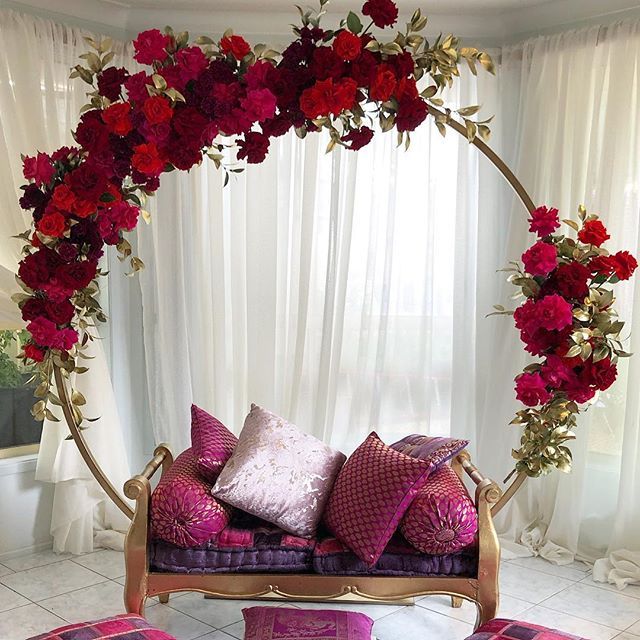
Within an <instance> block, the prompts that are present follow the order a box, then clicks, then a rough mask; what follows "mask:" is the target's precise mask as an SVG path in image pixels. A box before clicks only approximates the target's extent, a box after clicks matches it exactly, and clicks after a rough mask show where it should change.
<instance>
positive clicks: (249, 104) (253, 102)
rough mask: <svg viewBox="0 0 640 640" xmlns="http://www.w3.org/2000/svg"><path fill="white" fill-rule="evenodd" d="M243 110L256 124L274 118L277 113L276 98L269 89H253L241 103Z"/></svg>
mask: <svg viewBox="0 0 640 640" xmlns="http://www.w3.org/2000/svg"><path fill="white" fill-rule="evenodd" d="M240 104H241V105H242V108H243V109H244V110H245V111H246V112H247V115H248V116H249V117H250V118H251V119H252V120H253V121H254V122H263V121H264V120H268V119H269V118H272V117H273V115H274V114H275V112H276V97H275V96H274V95H273V93H271V91H269V89H252V90H250V91H248V92H247V97H246V98H243V99H242V100H241V101H240Z"/></svg>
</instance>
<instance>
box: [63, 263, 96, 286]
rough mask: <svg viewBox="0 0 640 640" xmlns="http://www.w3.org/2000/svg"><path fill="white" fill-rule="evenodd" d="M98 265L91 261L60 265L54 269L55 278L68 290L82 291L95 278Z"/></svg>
mask: <svg viewBox="0 0 640 640" xmlns="http://www.w3.org/2000/svg"><path fill="white" fill-rule="evenodd" d="M97 267H98V263H97V262H95V261H93V260H85V261H83V262H72V263H71V264H63V265H60V266H59V267H58V268H57V269H56V277H57V278H58V280H59V281H60V282H61V283H62V285H64V286H65V287H68V288H69V289H74V290H75V291H78V290H79V289H84V288H85V287H86V286H87V285H88V284H89V283H90V282H91V281H92V280H93V278H94V277H95V275H96V269H97Z"/></svg>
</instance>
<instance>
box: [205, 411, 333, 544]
mask: <svg viewBox="0 0 640 640" xmlns="http://www.w3.org/2000/svg"><path fill="white" fill-rule="evenodd" d="M345 459H346V456H345V455H344V454H343V453H340V451H336V450H335V449H332V448H331V447H329V446H327V445H326V444H324V443H323V442H321V441H320V440H318V439H317V438H314V437H313V436H311V435H309V434H306V433H303V432H302V431H300V430H299V429H298V427H296V426H295V425H294V424H291V423H290V422H287V420H285V419H284V418H281V417H280V416H277V415H276V414H275V413H271V412H270V411H267V410H266V409H263V408H262V407H258V406H257V405H252V406H251V411H250V413H249V415H248V416H247V418H246V420H245V422H244V427H243V428H242V432H241V433H240V438H239V440H238V444H237V446H236V448H235V451H234V452H233V455H232V456H231V458H230V459H229V462H227V464H226V465H225V467H224V469H223V470H222V472H221V473H220V475H219V476H218V479H217V481H216V484H215V486H214V487H213V495H214V496H216V497H217V498H219V499H220V500H223V501H224V502H227V503H229V504H231V505H233V506H234V507H237V508H238V509H241V510H242V511H246V512H247V513H251V514H253V515H254V516H258V517H259V518H262V519H263V520H266V521H267V522H271V523H272V524H275V525H277V526H278V527H280V528H281V529H284V530H285V531H288V532H289V533H293V534H294V535H297V536H301V537H303V538H311V537H313V536H314V535H315V533H316V528H317V526H318V523H319V522H320V518H321V517H322V512H323V511H324V507H325V504H326V502H327V499H328V498H329V494H330V493H331V487H332V486H333V482H334V480H335V477H336V476H337V475H338V472H339V471H340V468H341V467H342V465H343V464H344V461H345Z"/></svg>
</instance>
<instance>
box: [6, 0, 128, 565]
mask: <svg viewBox="0 0 640 640" xmlns="http://www.w3.org/2000/svg"><path fill="white" fill-rule="evenodd" d="M83 35H85V34H84V33H83V32H81V31H80V30H79V29H75V28H71V27H66V26H63V25H59V24H56V23H54V22H51V21H49V20H43V19H40V18H36V17H33V16H30V15H23V14H20V13H17V12H15V11H11V10H4V9H3V10H0V228H1V229H2V233H0V322H2V323H4V324H5V326H13V327H19V326H21V325H22V321H21V319H20V316H19V314H18V313H17V311H16V310H15V308H14V304H13V303H12V302H11V300H10V296H11V294H12V293H13V292H14V290H15V283H14V282H13V275H12V274H14V273H15V272H16V271H17V266H18V260H19V259H20V249H21V244H20V241H17V240H14V239H11V238H10V236H12V235H15V234H17V233H22V232H23V231H24V230H25V229H26V228H27V227H28V225H29V219H28V216H26V215H25V214H24V212H23V211H22V210H21V209H20V207H19V206H18V197H19V195H20V193H21V192H20V190H19V186H20V185H21V184H22V183H23V182H24V180H23V177H22V163H21V160H20V154H21V153H25V154H27V155H28V154H33V153H35V152H36V151H37V150H41V151H52V150H54V149H56V148H57V147H59V146H61V145H63V144H73V138H72V137H71V129H72V128H73V127H74V126H75V124H76V123H77V118H78V111H79V109H80V107H81V106H82V105H83V104H84V103H85V96H84V93H85V90H86V89H85V87H84V86H83V83H82V82H80V81H78V80H70V79H69V69H70V67H71V66H73V65H74V64H76V63H77V60H78V56H79V55H80V54H81V53H84V52H85V51H86V43H85V42H84V40H83V39H82V36H83ZM117 53H118V56H119V58H120V59H122V58H123V54H124V45H122V44H121V45H119V47H118V50H117ZM93 355H94V358H95V359H94V360H93V361H92V368H91V373H90V374H88V376H81V377H80V378H79V379H78V387H79V388H82V390H83V391H84V393H85V396H86V397H87V401H88V404H89V405H90V406H91V409H90V413H91V415H93V416H101V419H100V420H99V421H98V422H94V423H92V424H91V427H90V429H89V430H87V432H86V433H87V437H88V439H89V440H90V441H91V443H92V444H93V445H94V447H95V448H94V454H95V455H96V457H97V459H98V461H99V462H100V463H101V464H102V465H103V466H105V468H106V469H107V470H108V471H109V472H110V477H111V480H112V481H113V483H114V484H115V485H116V487H118V488H120V487H121V486H122V484H123V483H124V481H125V480H126V478H127V477H128V476H129V469H128V463H127V454H126V451H125V450H124V445H123V442H122V430H121V426H120V422H119V418H118V414H117V410H116V408H115V400H114V397H113V390H112V388H111V381H110V379H109V372H108V369H107V366H106V359H105V354H104V349H103V347H102V345H101V343H100V342H98V343H96V344H95V345H94V353H93ZM89 376H90V377H89ZM66 435H67V432H66V431H65V429H64V428H61V426H60V425H58V424H54V423H45V425H44V431H43V438H42V444H41V447H40V454H39V459H38V468H37V474H36V476H37V478H38V479H40V480H43V481H46V482H54V483H55V485H56V490H55V498H54V503H55V504H54V512H53V519H52V528H51V533H52V535H53V538H54V548H55V549H56V550H57V551H72V552H74V553H80V552H83V551H90V550H92V548H93V525H94V516H95V518H96V526H97V527H98V528H100V529H105V528H113V529H119V530H123V529H124V528H125V527H126V520H125V519H124V518H123V517H122V516H121V514H120V513H119V512H117V510H116V509H115V507H113V506H112V505H111V503H110V502H109V501H108V500H107V499H106V495H105V494H104V493H103V492H102V491H101V490H100V489H99V487H98V485H97V483H96V482H95V481H94V480H93V479H92V478H91V476H90V475H89V473H88V470H87V468H86V466H85V465H84V463H83V462H82V460H81V459H80V457H79V454H78V452H77V450H76V449H75V447H74V446H73V444H72V443H71V442H68V441H65V440H64V438H65V436H66Z"/></svg>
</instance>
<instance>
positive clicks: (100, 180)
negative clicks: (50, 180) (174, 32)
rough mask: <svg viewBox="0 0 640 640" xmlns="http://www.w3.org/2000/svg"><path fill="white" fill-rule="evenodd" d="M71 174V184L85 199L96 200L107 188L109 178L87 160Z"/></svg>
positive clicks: (75, 191) (76, 192) (79, 195)
mask: <svg viewBox="0 0 640 640" xmlns="http://www.w3.org/2000/svg"><path fill="white" fill-rule="evenodd" d="M68 175H69V186H70V187H71V189H72V190H73V192H74V193H75V194H76V195H77V196H78V197H79V198H82V199H83V200H91V201H93V202H96V201H97V200H98V199H99V198H100V196H101V195H102V194H103V193H104V192H105V191H106V190H107V180H106V179H105V177H104V176H103V175H102V173H101V172H100V171H99V170H97V167H96V166H95V165H93V164H92V163H91V162H89V161H86V162H84V163H83V164H81V165H80V166H79V167H77V168H76V169H74V170H73V171H72V172H71V173H70V174H68Z"/></svg>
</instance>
